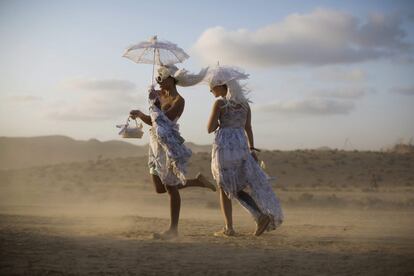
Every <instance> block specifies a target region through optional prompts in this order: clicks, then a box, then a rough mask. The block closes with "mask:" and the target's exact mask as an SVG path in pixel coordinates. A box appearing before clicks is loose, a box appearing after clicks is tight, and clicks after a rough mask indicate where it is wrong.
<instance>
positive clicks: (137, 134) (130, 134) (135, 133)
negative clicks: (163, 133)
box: [116, 117, 144, 139]
mask: <svg viewBox="0 0 414 276" xmlns="http://www.w3.org/2000/svg"><path fill="white" fill-rule="evenodd" d="M129 121H130V119H129V117H128V119H127V121H126V124H123V125H116V127H117V128H120V129H121V131H120V132H119V133H118V134H119V135H121V136H122V138H138V139H140V138H142V135H143V134H144V132H143V131H142V123H140V124H139V125H138V122H137V120H135V119H134V121H135V126H130V125H129Z"/></svg>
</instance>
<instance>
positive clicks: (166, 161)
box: [148, 100, 192, 186]
mask: <svg viewBox="0 0 414 276" xmlns="http://www.w3.org/2000/svg"><path fill="white" fill-rule="evenodd" d="M149 116H150V117H151V122H152V126H151V128H150V130H149V135H150V139H149V153H148V166H149V168H150V173H151V174H154V175H158V176H159V177H160V179H161V181H162V183H163V184H164V185H168V186H176V185H180V184H181V185H185V184H186V173H187V164H188V160H189V159H190V157H191V155H192V152H191V149H189V148H188V147H187V146H185V145H184V141H185V140H184V138H183V137H182V136H181V135H180V132H179V125H178V124H177V121H178V119H179V117H177V118H176V119H175V120H174V121H171V120H170V119H169V118H168V117H167V116H166V115H165V114H164V112H163V111H162V110H161V109H160V108H159V107H158V106H157V105H156V104H155V100H150V107H149Z"/></svg>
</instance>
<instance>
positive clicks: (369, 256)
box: [0, 151, 414, 276]
mask: <svg viewBox="0 0 414 276" xmlns="http://www.w3.org/2000/svg"><path fill="white" fill-rule="evenodd" d="M36 156H37V155H36ZM261 158H263V160H266V164H267V169H266V170H267V171H268V172H269V173H270V174H271V175H275V176H277V177H278V181H276V183H274V186H273V188H274V190H275V191H276V193H277V194H278V196H279V198H280V199H281V202H282V207H283V209H284V213H285V222H284V224H283V225H282V226H281V227H280V228H279V229H277V230H276V231H273V232H270V233H265V234H263V235H262V236H260V237H254V236H252V235H251V233H252V232H253V230H254V228H255V225H254V223H253V221H252V219H251V218H250V217H249V215H248V214H247V213H246V212H245V211H244V210H243V209H242V208H241V207H239V206H238V205H236V204H234V205H233V206H235V208H234V221H235V227H236V231H238V233H239V236H237V237H231V238H225V237H215V236H214V235H213V233H214V232H215V231H217V230H219V229H220V228H221V227H222V225H223V221H222V216H221V213H220V210H219V204H218V194H217V193H213V192H211V191H209V190H206V189H201V188H191V189H185V190H182V191H181V196H182V213H181V222H180V236H179V237H178V238H176V239H173V240H167V241H165V240H154V239H152V234H153V233H154V232H160V231H163V230H165V229H166V228H167V226H168V222H169V220H168V214H169V208H168V205H169V204H168V195H166V194H163V195H157V194H155V192H154V190H153V187H152V184H151V183H150V179H149V176H148V169H147V159H146V158H145V157H134V158H132V157H131V158H115V159H99V160H96V161H87V162H78V163H63V164H57V165H47V166H38V167H31V168H25V169H16V170H1V169H0V275H243V276H246V275H312V276H314V275H364V276H365V275H414V235H413V233H414V155H412V154H411V155H397V154H393V153H376V152H339V151H329V152H316V151H292V152H263V153H262V154H261ZM209 162H210V156H209V154H207V153H199V154H195V155H194V156H193V157H192V159H191V164H190V172H189V175H195V174H196V172H198V171H201V172H203V173H204V174H205V175H206V176H207V177H209V178H210V179H211V175H210V172H209V170H210V163H209ZM374 176H375V179H373V178H374ZM374 180H375V181H374Z"/></svg>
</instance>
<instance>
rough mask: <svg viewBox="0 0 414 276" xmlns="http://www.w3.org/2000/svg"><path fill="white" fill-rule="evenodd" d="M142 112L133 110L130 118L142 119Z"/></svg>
mask: <svg viewBox="0 0 414 276" xmlns="http://www.w3.org/2000/svg"><path fill="white" fill-rule="evenodd" d="M141 115H142V112H141V111H140V110H131V111H130V112H129V117H131V118H132V119H133V120H135V119H136V118H137V117H138V118H141Z"/></svg>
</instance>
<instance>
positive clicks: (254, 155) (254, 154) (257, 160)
mask: <svg viewBox="0 0 414 276" xmlns="http://www.w3.org/2000/svg"><path fill="white" fill-rule="evenodd" d="M250 154H251V155H252V156H253V158H254V160H256V162H259V158H257V155H256V152H255V151H252V152H250Z"/></svg>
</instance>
